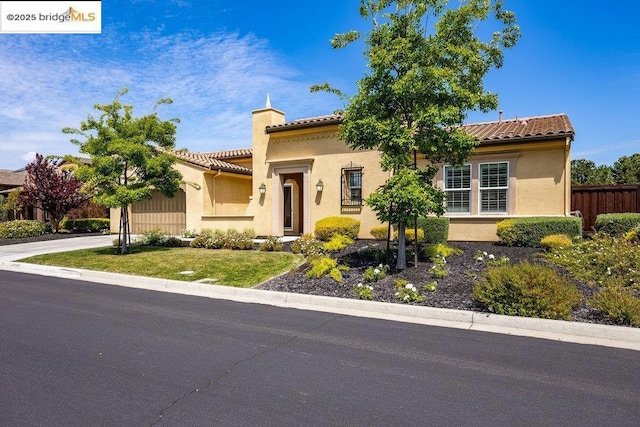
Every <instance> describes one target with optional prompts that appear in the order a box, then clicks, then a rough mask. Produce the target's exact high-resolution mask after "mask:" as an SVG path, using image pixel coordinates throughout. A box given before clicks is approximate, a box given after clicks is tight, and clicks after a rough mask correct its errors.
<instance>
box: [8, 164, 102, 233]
mask: <svg viewBox="0 0 640 427" xmlns="http://www.w3.org/2000/svg"><path fill="white" fill-rule="evenodd" d="M58 166H59V165H58V162H57V161H55V160H51V161H50V160H49V159H47V158H46V157H44V156H43V155H42V154H36V159H35V160H34V161H33V162H31V163H29V164H28V165H27V167H26V171H27V177H26V179H25V182H24V185H23V186H22V191H21V192H20V195H19V196H18V200H19V201H20V203H22V204H24V205H28V206H33V207H36V208H39V209H42V210H43V211H45V212H47V213H48V214H49V222H50V223H51V226H52V227H53V229H54V230H55V231H56V233H57V232H58V230H59V228H60V221H62V218H64V216H65V215H66V214H67V212H69V211H70V210H71V209H75V208H78V207H80V206H82V205H84V204H85V203H86V202H87V200H88V199H89V198H90V197H91V196H90V195H88V194H85V193H82V192H81V191H80V190H81V188H82V185H83V184H82V181H80V180H79V179H78V178H76V177H75V176H74V175H73V173H72V172H70V171H67V170H61V169H60V168H59V167H58Z"/></svg>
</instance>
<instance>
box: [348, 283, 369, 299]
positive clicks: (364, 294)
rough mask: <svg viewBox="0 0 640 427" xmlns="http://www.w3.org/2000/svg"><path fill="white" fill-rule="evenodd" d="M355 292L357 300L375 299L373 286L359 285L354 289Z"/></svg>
mask: <svg viewBox="0 0 640 427" xmlns="http://www.w3.org/2000/svg"><path fill="white" fill-rule="evenodd" d="M353 290H354V292H355V293H356V298H358V299H363V300H371V299H373V286H371V285H363V284H362V283H358V284H357V285H355V286H354V287H353Z"/></svg>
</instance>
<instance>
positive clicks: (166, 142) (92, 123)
mask: <svg viewBox="0 0 640 427" xmlns="http://www.w3.org/2000/svg"><path fill="white" fill-rule="evenodd" d="M127 92H128V90H127V89H122V90H120V91H119V92H118V94H117V95H116V97H115V99H114V100H113V102H112V103H111V104H95V106H94V108H95V109H96V110H97V111H98V112H99V115H98V116H92V115H89V116H88V118H87V120H86V121H83V122H81V124H80V127H79V128H77V129H74V128H69V127H67V128H64V129H63V130H62V131H63V132H64V133H66V134H70V135H77V136H79V137H80V138H81V139H82V140H80V139H76V138H72V139H71V142H72V143H74V144H76V145H77V146H78V147H79V152H80V153H82V154H86V155H89V157H90V158H91V162H90V163H83V162H79V161H78V162H77V164H78V168H77V170H76V171H75V175H76V176H77V177H78V178H79V179H80V180H81V181H84V182H86V183H87V186H88V187H89V190H90V191H91V192H93V193H94V194H95V201H96V203H98V204H101V205H104V206H108V207H110V208H120V212H121V216H122V218H123V220H124V222H126V221H128V209H127V207H128V206H129V205H131V204H133V203H136V202H139V201H142V200H146V199H150V198H151V195H152V189H156V190H158V191H160V192H161V193H162V194H163V195H165V196H167V197H173V195H174V194H175V193H176V192H177V191H178V189H179V185H180V182H181V180H182V175H181V174H180V172H178V171H177V170H176V169H174V168H173V165H174V164H175V157H174V156H173V155H172V154H170V150H171V149H173V148H174V147H175V140H176V137H175V134H176V125H175V123H177V122H179V120H178V119H170V120H161V119H160V118H159V117H158V114H157V112H156V108H157V107H158V106H160V105H163V104H171V103H172V100H171V99H166V98H165V99H160V100H158V101H157V102H156V104H155V106H154V108H153V112H152V113H151V114H148V115H146V116H143V117H134V116H133V107H132V106H131V105H123V104H122V103H121V102H120V97H121V96H122V95H125V94H126V93H127ZM67 160H73V159H72V158H68V159H67ZM76 160H77V159H76ZM120 232H121V234H122V235H123V238H122V239H121V240H122V248H121V252H122V253H126V252H127V251H128V249H127V238H126V237H124V236H125V235H126V233H127V230H126V228H123V227H122V224H121V228H120Z"/></svg>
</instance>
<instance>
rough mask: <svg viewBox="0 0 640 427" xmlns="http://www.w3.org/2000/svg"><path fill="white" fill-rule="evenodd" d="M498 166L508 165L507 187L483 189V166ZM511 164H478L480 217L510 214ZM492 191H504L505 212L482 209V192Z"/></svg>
mask: <svg viewBox="0 0 640 427" xmlns="http://www.w3.org/2000/svg"><path fill="white" fill-rule="evenodd" d="M496 164H504V165H506V176H505V178H506V184H507V185H505V186H495V187H483V186H482V166H483V165H496ZM509 167H510V165H509V162H508V161H494V162H483V163H478V213H479V214H480V215H504V214H508V213H509V178H510V175H509ZM492 190H502V191H504V197H505V200H504V211H502V210H494V211H485V210H483V209H482V192H483V191H492Z"/></svg>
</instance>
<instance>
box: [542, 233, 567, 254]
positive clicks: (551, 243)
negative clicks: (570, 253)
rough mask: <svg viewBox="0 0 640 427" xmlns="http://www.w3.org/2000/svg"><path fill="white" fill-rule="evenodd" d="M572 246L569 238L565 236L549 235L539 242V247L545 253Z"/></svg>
mask: <svg viewBox="0 0 640 427" xmlns="http://www.w3.org/2000/svg"><path fill="white" fill-rule="evenodd" d="M572 244H573V242H572V241H571V237H569V236H567V235H566V234H550V235H548V236H546V237H545V238H543V239H542V240H540V245H542V247H543V248H544V249H545V250H547V251H553V250H558V249H561V248H564V247H567V246H571V245H572Z"/></svg>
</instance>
